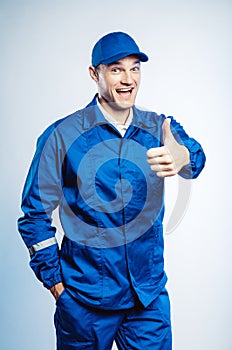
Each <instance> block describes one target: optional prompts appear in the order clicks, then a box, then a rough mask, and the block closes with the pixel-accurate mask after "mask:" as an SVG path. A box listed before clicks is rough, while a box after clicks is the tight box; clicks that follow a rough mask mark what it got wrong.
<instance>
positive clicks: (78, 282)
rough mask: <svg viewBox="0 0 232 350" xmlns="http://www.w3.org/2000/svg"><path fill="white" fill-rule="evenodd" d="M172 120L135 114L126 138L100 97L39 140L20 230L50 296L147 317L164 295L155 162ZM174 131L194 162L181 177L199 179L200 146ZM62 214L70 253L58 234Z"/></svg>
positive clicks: (161, 206)
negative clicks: (151, 152)
mask: <svg viewBox="0 0 232 350" xmlns="http://www.w3.org/2000/svg"><path fill="white" fill-rule="evenodd" d="M164 119H165V116H164V115H158V114H156V113H154V112H148V111H143V110H140V109H138V108H136V107H135V106H134V107H133V120H132V123H131V125H130V126H129V128H128V129H127V131H126V133H125V135H124V137H122V136H121V134H120V133H119V132H118V130H117V129H115V127H114V126H113V125H111V124H110V123H109V122H108V121H107V120H106V119H105V118H104V116H103V115H102V113H101V111H100V109H99V108H98V106H97V104H96V96H95V97H94V99H93V101H92V102H91V103H90V104H89V105H88V106H87V107H85V108H84V109H82V110H79V111H77V112H75V113H73V114H72V115H70V116H68V117H66V118H63V119H61V120H58V121H56V122H55V123H54V124H52V125H51V126H50V127H48V128H47V130H45V132H44V133H43V134H42V135H41V136H40V137H39V139H38V143H37V150H36V153H35V156H34V158H33V161H32V164H31V167H30V170H29V173H28V176H27V180H26V183H25V187H24V191H23V198H22V210H23V212H24V216H23V217H21V218H20V219H19V220H18V226H19V232H20V233H21V235H22V238H23V240H24V242H25V244H26V245H27V247H28V249H29V252H30V255H31V261H30V265H31V267H32V269H33V270H34V272H35V274H36V276H37V277H38V279H39V280H41V281H42V282H43V284H44V286H45V287H46V288H51V287H52V286H53V285H54V284H56V283H58V282H63V283H64V285H65V287H66V288H67V289H68V291H69V292H70V293H71V294H72V295H73V297H75V298H77V299H78V300H79V301H81V302H83V303H85V304H87V305H90V306H93V307H96V308H101V309H122V308H130V307H133V306H134V303H135V300H136V299H139V300H140V302H141V303H142V304H143V305H144V306H145V307H146V306H147V305H149V304H150V303H151V302H152V301H153V300H154V299H155V298H156V296H157V295H158V294H159V293H160V291H161V290H162V289H163V287H164V286H165V284H166V281H167V277H166V274H165V272H164V261H163V248H164V240H163V228H162V221H163V215H164V200H163V192H164V180H163V179H162V178H159V177H158V176H157V175H156V173H155V172H153V171H152V170H151V169H150V166H149V165H148V163H147V161H146V152H147V150H148V149H150V148H152V147H160V146H162V145H163V133H162V124H163V121H164ZM171 130H172V133H173V135H174V137H175V138H176V140H177V141H178V142H179V143H180V144H183V145H185V146H186V147H187V148H188V150H189V152H190V163H189V164H188V165H186V166H185V167H184V168H183V169H181V171H180V173H179V175H181V176H182V177H184V178H187V179H191V178H195V177H197V176H198V174H199V173H200V172H201V170H202V168H203V167H204V163H205V155H204V152H203V150H202V148H201V146H200V144H199V143H198V142H197V141H195V140H194V139H192V138H190V137H189V136H188V135H187V134H186V132H185V131H184V129H183V128H182V126H181V125H180V124H178V123H177V122H176V121H175V120H174V119H173V118H172V117H171ZM57 207H59V216H60V221H61V224H62V227H63V231H64V238H63V241H62V245H61V248H59V246H58V243H57V240H56V236H55V234H56V229H55V227H53V226H52V213H53V211H54V210H55V209H56V208H57Z"/></svg>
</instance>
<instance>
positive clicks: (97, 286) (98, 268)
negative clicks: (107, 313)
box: [61, 239, 103, 300]
mask: <svg viewBox="0 0 232 350" xmlns="http://www.w3.org/2000/svg"><path fill="white" fill-rule="evenodd" d="M102 260H103V259H102V252H101V249H100V248H93V247H89V246H86V245H84V244H79V243H77V242H74V241H71V240H69V239H66V240H65V242H64V244H63V245H62V249H61V267H62V273H63V279H64V283H65V286H67V287H68V289H72V290H73V291H74V292H75V293H78V294H81V295H82V296H86V297H88V298H91V299H97V300H99V299H100V298H101V297H102V288H103V287H102V285H103V281H102V280H103V276H102V274H103V273H102V270H103V268H102V265H103V262H102Z"/></svg>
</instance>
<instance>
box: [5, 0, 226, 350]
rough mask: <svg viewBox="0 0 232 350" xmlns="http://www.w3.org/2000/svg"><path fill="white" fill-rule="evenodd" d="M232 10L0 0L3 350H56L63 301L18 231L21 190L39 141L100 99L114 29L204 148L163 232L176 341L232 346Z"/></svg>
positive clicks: (151, 98)
mask: <svg viewBox="0 0 232 350" xmlns="http://www.w3.org/2000/svg"><path fill="white" fill-rule="evenodd" d="M231 14H232V3H231V1H230V0H228V1H226V0H194V1H188V0H185V1H184V0H176V1H171V0H164V1H158V0H150V1H149V0H144V1H138V0H133V1H130V0H129V1H123V0H118V1H116V2H110V1H106V0H103V1H98V2H97V1H90V0H85V1H83V0H63V1H61V0H57V1H55V0H46V1H45V0H41V1H35V0H18V1H17V0H1V1H0V45H1V46H0V48H1V51H0V52H1V54H0V66H1V79H0V84H1V88H0V91H1V94H0V110H1V233H0V259H1V261H0V281H1V287H0V347H1V349H2V350H15V349H18V350H31V349H33V350H41V349H44V350H53V349H55V332H54V327H53V314H54V301H53V298H52V296H51V295H50V293H49V292H48V291H47V290H45V289H44V288H43V286H42V285H41V284H40V283H39V282H38V281H37V280H36V278H35V277H34V275H33V272H32V271H31V270H30V268H29V266H28V263H29V255H28V252H27V249H26V247H25V246H24V244H23V242H22V240H21V238H20V236H19V234H18V233H17V228H16V220H17V218H18V217H19V216H20V215H21V210H20V196H21V192H22V186H23V183H24V180H25V177H26V173H27V171H28V167H29V164H30V161H31V159H32V156H33V153H34V150H35V143H36V139H37V137H38V136H39V134H41V133H42V131H43V130H44V129H45V128H46V127H47V126H48V125H49V124H50V123H52V122H53V121H55V120H56V119H58V118H61V117H63V116H66V115H68V114H70V113H71V112H73V111H75V110H77V109H80V108H82V107H84V106H85V105H86V104H87V103H88V101H89V100H90V99H91V98H92V96H93V94H94V93H95V91H96V87H95V85H94V83H93V82H92V81H91V79H90V78H89V77H88V65H89V63H90V52H91V49H92V46H93V44H94V43H95V42H96V40H98V38H99V37H101V36H102V35H104V34H106V33H107V32H110V31H115V30H120V31H126V32H128V33H129V34H131V35H132V36H133V37H134V38H135V39H136V41H137V42H138V43H139V45H140V47H141V49H142V50H143V51H144V52H146V53H147V54H148V55H149V57H150V60H149V62H148V63H146V64H143V65H142V82H141V87H140V91H139V94H138V98H137V105H139V106H143V107H146V108H149V109H152V110H154V111H156V112H158V113H164V114H166V115H173V116H174V117H175V118H176V119H177V120H178V121H179V122H180V123H181V124H182V125H184V127H185V129H186V131H187V132H188V133H189V134H190V135H192V136H193V137H195V138H196V139H197V140H199V141H200V143H201V144H202V145H203V148H204V150H205V153H206V155H207V163H206V168H205V169H204V171H203V173H202V174H201V176H200V177H199V179H197V180H194V181H192V195H191V200H190V203H189V205H188V210H187V211H186V214H185V216H184V217H183V220H182V221H181V223H180V224H179V226H178V227H177V228H176V230H175V231H174V232H172V234H169V235H166V236H165V246H166V250H165V256H166V270H167V273H168V276H169V282H168V290H169V292H170V298H171V302H172V322H173V338H174V347H173V348H174V350H205V349H210V350H231V349H232V332H231V313H232V305H231V295H232V282H231V277H232V274H231V273H232V264H231V261H230V260H231V254H230V251H231V244H232V238H231V221H230V215H231V203H230V198H231V181H230V180H231V179H230V172H231V154H230V151H231V147H230V146H231V145H230V142H231V115H230V114H231V107H232V106H231V104H232V98H231V71H232V69H231V62H232V55H231V53H232V48H231ZM174 182H175V180H173V179H168V180H167V191H166V192H167V199H168V203H169V204H168V205H167V216H168V215H169V214H168V213H169V212H170V211H171V206H172V205H174V203H175V197H176V192H175V189H174V188H175V184H174V185H173V183H174ZM169 200H170V202H169ZM170 203H172V204H171V205H170ZM167 216H166V219H165V220H166V221H167V220H168V219H167ZM141 350H142V349H141Z"/></svg>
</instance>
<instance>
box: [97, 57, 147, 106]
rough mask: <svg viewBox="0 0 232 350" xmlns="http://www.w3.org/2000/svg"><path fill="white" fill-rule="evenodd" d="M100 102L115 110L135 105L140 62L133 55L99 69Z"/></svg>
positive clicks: (100, 66)
mask: <svg viewBox="0 0 232 350" xmlns="http://www.w3.org/2000/svg"><path fill="white" fill-rule="evenodd" d="M95 81H96V82H97V84H98V92H99V97H100V101H101V102H102V103H108V104H109V105H110V107H111V108H112V109H114V110H126V109H129V108H130V107H132V106H133V105H134V103H135V98H136V94H137V91H138V87H139V82H140V61H139V59H138V57H137V56H135V55H131V56H127V57H125V58H122V59H120V60H118V61H116V62H114V63H111V64H108V65H105V64H101V65H99V66H98V68H97V78H96V80H95Z"/></svg>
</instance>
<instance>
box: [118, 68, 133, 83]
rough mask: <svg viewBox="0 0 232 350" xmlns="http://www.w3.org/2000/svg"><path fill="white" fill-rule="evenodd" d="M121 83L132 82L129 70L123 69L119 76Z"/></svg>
mask: <svg viewBox="0 0 232 350" xmlns="http://www.w3.org/2000/svg"><path fill="white" fill-rule="evenodd" d="M121 83H122V84H125V85H131V84H133V79H132V75H131V72H130V71H124V72H123V76H122V78H121Z"/></svg>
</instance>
